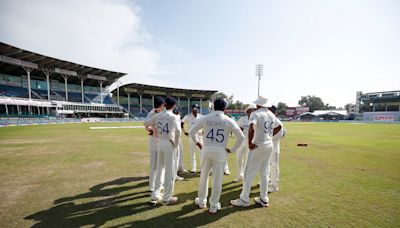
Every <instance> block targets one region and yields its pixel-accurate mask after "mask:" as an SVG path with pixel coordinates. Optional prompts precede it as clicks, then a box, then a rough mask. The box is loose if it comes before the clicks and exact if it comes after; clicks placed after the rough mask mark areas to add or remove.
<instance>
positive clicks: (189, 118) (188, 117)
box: [182, 113, 203, 131]
mask: <svg viewBox="0 0 400 228" xmlns="http://www.w3.org/2000/svg"><path fill="white" fill-rule="evenodd" d="M201 117H203V115H201V114H200V113H197V116H196V117H195V116H194V115H193V113H190V114H187V115H186V116H185V117H183V120H182V122H183V123H185V124H188V129H189V131H190V129H191V127H192V126H194V125H195V124H196V123H197V121H198V120H199V119H201Z"/></svg>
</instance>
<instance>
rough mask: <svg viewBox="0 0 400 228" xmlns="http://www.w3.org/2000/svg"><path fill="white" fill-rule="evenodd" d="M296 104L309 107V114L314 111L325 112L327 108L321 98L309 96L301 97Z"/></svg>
mask: <svg viewBox="0 0 400 228" xmlns="http://www.w3.org/2000/svg"><path fill="white" fill-rule="evenodd" d="M298 104H299V105H302V106H307V107H309V108H310V112H313V111H315V110H325V109H327V108H328V107H327V106H325V104H324V102H323V101H322V99H321V98H319V97H316V96H314V95H313V96H310V95H307V96H302V97H301V99H300V100H299V103H298ZM328 106H329V105H328Z"/></svg>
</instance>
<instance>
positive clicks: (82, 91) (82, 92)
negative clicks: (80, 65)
mask: <svg viewBox="0 0 400 228" xmlns="http://www.w3.org/2000/svg"><path fill="white" fill-rule="evenodd" d="M79 78H80V79H81V95H82V104H83V103H85V90H84V89H83V82H84V81H85V79H86V77H84V76H82V75H81V76H80V77H79Z"/></svg>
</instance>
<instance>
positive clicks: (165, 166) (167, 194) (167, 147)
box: [151, 140, 176, 201]
mask: <svg viewBox="0 0 400 228" xmlns="http://www.w3.org/2000/svg"><path fill="white" fill-rule="evenodd" d="M175 158H176V148H175V147H174V146H173V145H172V143H171V142H170V141H169V140H158V156H157V172H156V177H155V187H154V191H153V192H152V194H151V198H153V199H155V198H158V197H159V195H160V190H161V185H162V183H164V196H163V198H162V200H163V201H168V200H169V199H170V198H171V197H172V193H173V191H174V186H175V176H176V160H175ZM163 170H165V171H164V172H165V174H164V178H163V177H162V176H163V175H162V171H163Z"/></svg>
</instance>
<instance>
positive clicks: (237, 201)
mask: <svg viewBox="0 0 400 228" xmlns="http://www.w3.org/2000/svg"><path fill="white" fill-rule="evenodd" d="M231 204H232V205H233V206H236V207H248V206H250V203H249V202H246V201H243V200H242V199H241V198H239V199H235V200H231Z"/></svg>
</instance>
